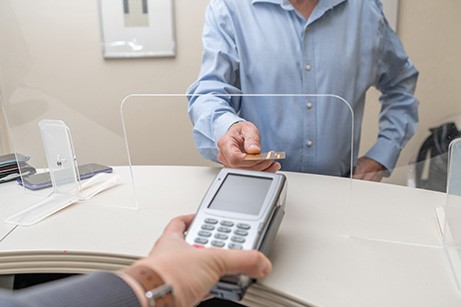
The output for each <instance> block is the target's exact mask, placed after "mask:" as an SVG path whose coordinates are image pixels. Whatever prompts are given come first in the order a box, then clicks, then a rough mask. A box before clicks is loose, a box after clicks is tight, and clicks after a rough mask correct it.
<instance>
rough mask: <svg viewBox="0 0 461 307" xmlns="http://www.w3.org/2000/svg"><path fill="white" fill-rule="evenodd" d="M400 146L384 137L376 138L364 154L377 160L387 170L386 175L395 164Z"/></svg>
mask: <svg viewBox="0 0 461 307" xmlns="http://www.w3.org/2000/svg"><path fill="white" fill-rule="evenodd" d="M400 151H401V148H400V146H397V145H396V144H395V143H394V142H391V141H389V140H387V139H384V138H378V141H377V142H376V143H375V144H374V145H373V146H372V147H371V148H370V150H368V152H367V153H366V154H365V156H366V157H368V158H370V159H373V160H375V161H376V162H379V163H380V164H381V165H382V166H384V167H385V168H386V169H387V170H388V171H389V173H388V175H390V173H391V172H392V171H393V169H394V168H395V165H396V164H397V159H398V158H399V155H400Z"/></svg>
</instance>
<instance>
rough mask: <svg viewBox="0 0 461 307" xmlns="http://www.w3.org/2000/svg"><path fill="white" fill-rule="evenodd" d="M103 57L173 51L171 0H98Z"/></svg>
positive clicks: (158, 54)
mask: <svg viewBox="0 0 461 307" xmlns="http://www.w3.org/2000/svg"><path fill="white" fill-rule="evenodd" d="M99 4H100V19H101V37H102V42H101V48H102V53H103V57H104V58H106V59H110V58H141V57H173V56H175V55H176V41H175V35H174V10H173V0H118V1H114V0H100V2H99Z"/></svg>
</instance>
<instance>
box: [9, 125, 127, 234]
mask: <svg viewBox="0 0 461 307" xmlns="http://www.w3.org/2000/svg"><path fill="white" fill-rule="evenodd" d="M39 126H40V132H41V136H42V141H43V146H44V148H45V152H46V158H47V162H48V170H49V173H50V177H51V182H52V186H53V188H52V190H53V191H52V193H51V194H50V195H49V196H48V197H46V198H45V199H43V200H41V201H39V202H37V203H35V204H34V205H32V206H30V207H27V208H26V209H24V210H22V211H19V212H17V213H15V214H13V215H11V216H10V217H8V218H6V220H5V221H6V222H8V223H11V224H16V225H32V224H35V223H37V222H40V221H41V220H43V219H45V218H46V217H48V216H50V215H51V214H53V213H56V212H58V211H60V210H62V209H64V208H65V207H67V206H69V205H71V204H73V203H76V202H78V201H83V200H85V199H88V198H90V197H92V196H94V195H95V194H97V193H98V192H100V191H102V190H104V189H107V188H109V187H110V186H112V185H113V184H115V182H116V181H117V179H118V176H117V175H109V174H100V175H96V176H94V177H93V178H91V179H90V180H89V181H88V182H86V183H85V184H84V185H82V183H81V181H80V174H79V171H78V167H77V160H76V155H75V151H74V146H73V143H72V137H71V134H70V130H69V128H68V127H67V126H66V124H65V123H64V122H63V121H59V120H42V121H40V124H39Z"/></svg>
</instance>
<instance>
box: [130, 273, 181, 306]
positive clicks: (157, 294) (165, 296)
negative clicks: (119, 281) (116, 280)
mask: <svg viewBox="0 0 461 307" xmlns="http://www.w3.org/2000/svg"><path fill="white" fill-rule="evenodd" d="M121 275H122V276H123V275H125V276H128V277H129V278H131V279H132V280H134V281H135V282H136V284H137V287H135V288H133V287H132V288H133V291H135V293H136V295H137V296H138V298H140V302H141V305H142V306H149V307H154V306H155V307H173V306H175V298H174V294H173V288H172V287H171V285H168V284H165V281H164V280H163V278H162V277H161V276H160V275H159V274H158V273H157V272H156V271H155V270H153V269H152V268H150V267H148V266H146V265H143V264H136V265H133V266H130V267H129V268H127V269H125V270H123V271H121Z"/></svg>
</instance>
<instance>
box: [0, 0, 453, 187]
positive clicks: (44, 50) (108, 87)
mask: <svg viewBox="0 0 461 307" xmlns="http://www.w3.org/2000/svg"><path fill="white" fill-rule="evenodd" d="M207 2H208V1H206V0H175V1H174V3H175V26H176V31H175V32H176V38H177V55H176V57H173V58H146V59H117V60H104V59H103V58H102V55H101V50H100V29H99V15H98V5H97V1H95V0H68V1H58V0H40V1H34V0H21V1H16V0H14V1H13V0H9V1H7V0H4V1H0V43H1V45H2V48H0V69H1V70H0V83H1V85H2V88H1V91H2V92H3V97H4V103H5V108H6V109H7V112H8V113H9V123H10V127H11V131H12V134H13V135H14V143H15V144H14V147H15V150H17V151H20V152H23V153H26V154H30V155H33V160H32V162H35V164H40V163H43V162H44V158H43V152H42V151H41V150H40V149H41V146H42V145H41V141H40V137H39V134H38V129H37V128H36V123H37V121H38V120H39V119H41V118H60V119H63V120H65V122H66V123H67V124H68V125H69V126H70V128H71V130H72V133H73V136H74V139H75V147H76V151H77V157H78V159H79V160H81V161H87V160H90V161H91V160H95V158H94V157H95V156H97V157H98V158H99V161H103V162H105V163H109V164H123V163H125V162H126V155H125V152H124V148H123V132H122V127H121V123H120V115H119V105H120V103H121V101H122V99H123V97H125V96H126V95H128V94H131V93H184V92H185V90H186V88H187V86H188V85H189V84H190V83H191V82H192V81H193V80H194V79H195V78H196V76H197V73H198V71H199V65H200V57H201V38H200V36H201V31H202V25H203V14H204V10H205V7H206V5H207ZM460 11H461V1H458V0H446V1H443V5H441V4H439V3H438V2H437V1H430V0H404V1H400V5H399V15H398V33H399V35H400V37H401V39H402V41H403V44H404V45H405V48H406V50H407V52H408V54H409V55H410V57H411V59H412V61H413V62H414V64H415V65H416V67H417V68H418V69H419V71H420V80H419V84H418V89H417V93H416V94H417V96H418V98H419V99H420V101H421V107H420V117H421V124H420V127H419V129H418V132H417V134H416V136H415V137H414V138H413V139H412V141H411V142H410V143H409V144H408V146H407V147H406V148H405V149H404V151H403V152H402V155H401V159H400V161H399V164H401V165H403V164H406V163H407V162H408V161H409V160H410V158H411V157H412V156H413V155H414V153H415V152H416V150H417V148H418V147H419V145H420V143H421V142H422V140H423V139H424V137H425V136H426V134H427V129H428V127H431V126H433V125H435V124H437V123H438V122H439V121H440V120H442V119H443V118H444V117H446V116H449V115H451V114H455V113H461V103H459V102H458V96H459V94H458V91H457V89H458V88H459V85H458V84H459V83H460V80H461V77H460V76H459V72H460V71H461V60H460V57H459V54H461V20H460V19H459V18H458V17H457V15H456V14H457V13H458V12H460ZM376 101H377V94H376V93H375V92H373V91H372V92H370V95H368V99H367V107H366V112H367V113H366V116H365V122H364V125H365V127H366V129H364V132H363V137H362V140H363V141H362V146H361V150H362V151H365V150H366V148H368V147H369V146H370V145H371V144H372V143H373V141H374V139H375V138H376V134H377V120H376V117H377V113H378V111H379V104H378V103H377V102H376ZM167 120H168V121H174V120H177V121H178V125H182V126H183V127H185V128H188V127H189V126H188V125H190V123H188V121H187V117H185V118H184V117H179V116H178V117H176V116H174V117H168V118H167ZM158 127H159V129H160V130H161V129H162V128H161V127H163V125H162V123H161V122H159V123H158ZM168 129H169V128H168ZM3 130H4V129H3ZM3 132H4V131H3ZM3 134H4V133H3ZM163 134H164V135H165V136H166V137H171V136H170V134H172V133H170V132H169V131H168V130H165V131H164V133H163ZM140 137H141V138H142V139H143V140H145V141H144V144H145V146H146V148H148V147H153V146H155V148H158V149H159V150H158V151H157V152H158V153H159V155H165V156H169V155H171V153H169V152H168V151H165V150H161V149H162V147H163V146H164V144H163V142H155V140H152V139H149V137H148V135H147V134H146V133H144V134H141V135H140ZM182 138H184V139H183V140H178V142H190V135H183V136H182ZM3 139H4V138H3ZM186 139H187V140H186ZM0 143H2V144H5V142H4V141H2V142H0ZM189 144H191V143H189ZM3 146H4V147H5V145H3ZM0 150H2V149H1V148H0ZM10 150H11V149H10ZM3 151H8V149H5V148H4V149H3ZM184 157H185V158H187V157H190V159H191V161H192V162H191V163H197V161H201V159H200V157H198V156H197V154H196V152H195V150H192V152H190V153H188V154H185V155H184ZM396 180H397V181H398V180H399V179H396Z"/></svg>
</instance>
